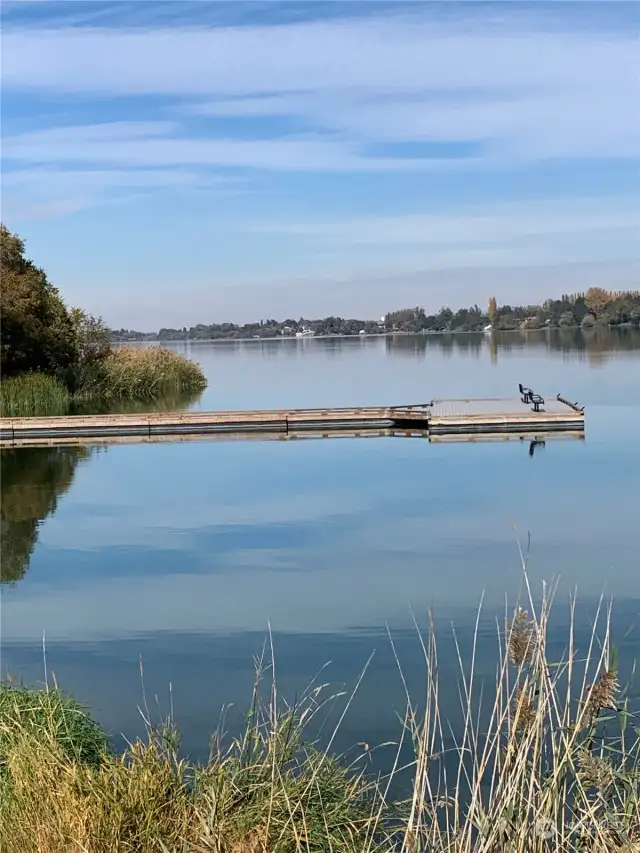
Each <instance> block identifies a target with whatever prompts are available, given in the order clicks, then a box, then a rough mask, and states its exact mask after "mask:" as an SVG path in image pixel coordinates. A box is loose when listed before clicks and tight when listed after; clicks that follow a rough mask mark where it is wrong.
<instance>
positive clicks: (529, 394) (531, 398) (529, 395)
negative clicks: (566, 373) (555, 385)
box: [518, 383, 544, 412]
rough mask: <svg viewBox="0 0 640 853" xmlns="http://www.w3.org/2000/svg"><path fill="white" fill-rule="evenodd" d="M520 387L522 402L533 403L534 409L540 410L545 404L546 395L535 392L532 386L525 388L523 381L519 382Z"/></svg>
mask: <svg viewBox="0 0 640 853" xmlns="http://www.w3.org/2000/svg"><path fill="white" fill-rule="evenodd" d="M518 388H519V389H520V393H521V394H522V402H523V403H531V405H532V406H533V411H534V412H539V411H540V406H544V397H541V396H540V394H534V392H533V391H532V390H531V388H525V387H524V386H523V385H522V383H519V384H518Z"/></svg>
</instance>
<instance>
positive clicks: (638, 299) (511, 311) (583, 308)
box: [111, 287, 640, 342]
mask: <svg viewBox="0 0 640 853" xmlns="http://www.w3.org/2000/svg"><path fill="white" fill-rule="evenodd" d="M595 326H620V327H625V328H628V327H634V328H640V290H619V291H610V290H605V289H604V288H601V287H591V288H589V289H588V290H587V291H586V292H585V293H573V294H564V295H563V296H562V297H561V298H560V299H547V300H546V301H545V302H543V303H542V304H541V305H519V306H512V305H500V306H499V305H498V304H497V302H496V299H495V297H491V299H490V300H489V304H488V306H487V308H486V310H485V309H482V308H480V307H479V306H477V305H474V306H472V307H471V308H461V309H459V310H458V311H455V312H454V311H453V310H452V309H451V308H449V307H444V308H441V309H440V311H438V312H437V313H436V314H427V313H426V311H425V309H424V308H421V307H419V306H418V307H415V308H405V309H402V310H400V311H392V312H390V313H389V314H386V315H385V316H384V317H382V318H381V319H380V320H377V321H375V320H362V319H353V318H352V319H345V318H343V317H325V318H323V319H316V320H310V319H305V318H304V317H300V318H299V319H298V320H294V319H293V318H288V319H286V320H273V319H270V320H260V321H259V322H254V323H245V324H243V325H239V324H236V323H212V324H210V325H205V324H202V323H199V324H197V325H196V326H191V328H189V329H188V328H187V327H186V326H184V327H183V328H182V329H171V328H163V329H160V330H159V331H158V332H138V331H135V330H131V329H118V330H114V329H112V330H111V337H112V339H113V340H114V341H119V342H126V341H184V340H188V341H205V340H206V341H216V340H255V339H274V338H275V339H279V338H296V337H297V338H306V337H351V336H355V335H362V334H365V335H385V334H393V333H396V334H398V333H406V334H416V333H447V332H482V331H485V330H487V329H492V330H493V331H497V332H498V331H513V330H518V329H522V330H535V329H557V328H560V329H562V328H565V329H571V328H583V329H591V328H593V327H595Z"/></svg>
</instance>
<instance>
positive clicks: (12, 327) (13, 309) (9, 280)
mask: <svg viewBox="0 0 640 853" xmlns="http://www.w3.org/2000/svg"><path fill="white" fill-rule="evenodd" d="M24 248H25V247H24V242H23V241H22V240H21V239H20V238H19V237H18V236H17V235H15V234H11V232H10V231H8V230H7V228H6V227H5V226H4V225H1V226H0V260H1V263H2V301H1V303H0V310H1V312H2V341H1V347H0V349H1V357H2V364H1V367H2V373H3V375H5V376H11V375H14V374H17V373H22V372H25V371H30V370H33V371H41V372H43V373H58V372H60V371H63V370H65V369H66V368H68V367H69V366H70V365H71V364H72V363H73V361H74V359H75V353H76V350H75V340H74V332H73V325H72V322H71V318H70V316H69V312H68V311H67V308H66V306H65V304H64V302H63V301H62V299H61V298H60V295H59V293H58V291H57V289H56V288H55V287H54V286H53V285H52V284H51V282H50V281H49V280H48V278H47V275H46V273H45V272H44V270H42V269H40V268H39V267H37V266H36V265H35V264H34V263H33V261H30V260H29V259H28V258H26V257H25V253H24Z"/></svg>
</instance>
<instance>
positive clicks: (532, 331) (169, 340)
mask: <svg viewBox="0 0 640 853" xmlns="http://www.w3.org/2000/svg"><path fill="white" fill-rule="evenodd" d="M583 328H584V327H582V326H580V325H575V326H545V327H544V328H542V329H493V330H492V331H490V332H485V331H483V330H478V329H460V330H458V329H454V330H451V329H441V330H438V331H433V332H432V331H426V332H377V333H376V332H366V333H365V334H364V335H360V334H358V335H306V336H305V337H303V338H296V336H295V335H275V336H273V337H266V336H265V337H250V338H150V339H148V340H137V341H136V340H130V339H127V338H114V339H113V343H115V344H127V345H131V344H234V343H245V344H246V343H253V344H257V343H263V342H264V341H314V340H321V341H326V340H344V339H349V340H362V339H363V338H431V337H443V336H444V335H447V336H451V337H453V336H454V335H481V336H482V337H483V338H488V337H490V336H491V335H494V334H497V335H512V334H514V333H517V334H522V333H523V332H524V333H526V334H539V333H540V332H542V333H546V332H557V331H560V330H564V329H566V330H570V331H575V330H577V329H580V330H583ZM592 328H593V327H592ZM597 328H607V329H636V328H638V327H637V326H636V325H635V323H616V324H615V325H607V326H599V327H597ZM588 331H591V329H589V330H588Z"/></svg>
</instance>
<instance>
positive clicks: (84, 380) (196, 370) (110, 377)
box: [74, 347, 207, 401]
mask: <svg viewBox="0 0 640 853" xmlns="http://www.w3.org/2000/svg"><path fill="white" fill-rule="evenodd" d="M206 385H207V380H206V378H205V376H204V373H203V372H202V370H201V368H200V367H199V365H197V364H196V363H195V362H193V361H190V360H189V359H187V358H185V357H184V356H183V355H181V354H180V353H177V352H175V351H173V350H170V349H166V348H164V347H119V348H116V349H114V350H112V351H111V353H110V354H109V355H108V356H107V357H106V358H105V359H103V360H102V361H100V362H98V363H97V364H95V365H93V366H92V368H91V369H90V370H87V371H86V373H85V374H84V375H82V376H81V377H80V381H79V383H78V388H77V391H76V393H75V395H74V399H75V400H76V401H82V400H84V401H86V400H92V399H95V400H100V401H110V400H114V401H117V400H144V399H156V398H159V397H165V396H167V395H171V394H173V395H176V394H184V393H194V392H199V391H202V390H203V389H204V388H205V387H206Z"/></svg>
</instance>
